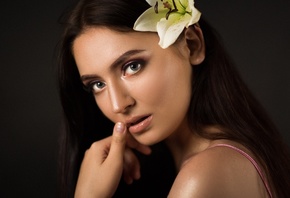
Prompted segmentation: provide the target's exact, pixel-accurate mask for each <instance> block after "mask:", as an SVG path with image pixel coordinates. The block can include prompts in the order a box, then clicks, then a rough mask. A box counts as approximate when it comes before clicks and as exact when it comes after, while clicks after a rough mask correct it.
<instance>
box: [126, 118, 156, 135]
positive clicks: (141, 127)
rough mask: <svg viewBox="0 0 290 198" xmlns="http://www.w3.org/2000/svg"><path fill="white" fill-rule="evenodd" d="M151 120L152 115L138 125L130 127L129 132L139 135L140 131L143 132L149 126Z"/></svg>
mask: <svg viewBox="0 0 290 198" xmlns="http://www.w3.org/2000/svg"><path fill="white" fill-rule="evenodd" d="M151 120H152V115H151V116H149V117H147V118H146V119H145V120H143V121H142V122H139V123H138V124H135V125H133V126H130V127H129V132H130V133H141V132H142V131H144V130H145V129H146V128H147V127H148V126H149V125H150V124H151Z"/></svg>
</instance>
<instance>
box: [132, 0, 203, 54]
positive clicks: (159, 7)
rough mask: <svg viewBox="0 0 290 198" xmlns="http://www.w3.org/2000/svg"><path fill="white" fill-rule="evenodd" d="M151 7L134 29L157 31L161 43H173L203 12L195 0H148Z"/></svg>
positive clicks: (163, 46)
mask: <svg viewBox="0 0 290 198" xmlns="http://www.w3.org/2000/svg"><path fill="white" fill-rule="evenodd" d="M146 1H147V2H148V4H149V5H151V6H152V7H150V8H149V9H147V10H146V11H145V12H144V13H143V14H142V15H141V16H140V17H139V18H138V19H137V20H136V22H135V24H134V28H133V29H134V30H136V31H149V32H157V33H158V35H159V38H160V41H159V45H160V46H161V47H162V48H167V47H168V46H170V45H171V44H173V43H174V42H175V41H176V39H177V38H178V36H179V35H180V34H181V32H182V31H183V29H184V28H185V27H186V28H188V27H189V26H190V25H192V24H195V23H197V22H198V21H199V19H200V16H201V13H200V12H199V11H198V10H197V9H196V8H195V7H194V0H146Z"/></svg>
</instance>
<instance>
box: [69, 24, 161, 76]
mask: <svg viewBox="0 0 290 198" xmlns="http://www.w3.org/2000/svg"><path fill="white" fill-rule="evenodd" d="M156 46H157V47H159V46H158V36H157V34H156V33H141V32H117V31H113V30H110V29H108V28H103V27H97V28H88V29H86V30H85V31H84V32H83V33H82V34H81V35H79V36H78V37H77V38H76V39H75V41H74V43H73V46H72V51H73V55H74V58H75V61H76V64H77V66H78V69H79V71H80V73H82V71H84V70H87V69H86V68H91V67H96V66H97V65H110V64H111V63H112V62H113V61H114V60H115V59H117V58H118V57H119V56H121V55H122V54H124V53H126V52H127V51H129V50H135V49H145V50H146V49H148V50H150V49H152V48H155V47H156Z"/></svg>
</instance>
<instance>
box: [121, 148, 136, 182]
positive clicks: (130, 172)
mask: <svg viewBox="0 0 290 198" xmlns="http://www.w3.org/2000/svg"><path fill="white" fill-rule="evenodd" d="M123 174H124V180H125V182H126V183H128V184H131V183H132V182H133V180H138V179H139V178H140V163H139V160H138V158H137V157H136V155H135V154H134V152H133V151H132V150H131V149H129V148H126V149H125V153H124V171H123Z"/></svg>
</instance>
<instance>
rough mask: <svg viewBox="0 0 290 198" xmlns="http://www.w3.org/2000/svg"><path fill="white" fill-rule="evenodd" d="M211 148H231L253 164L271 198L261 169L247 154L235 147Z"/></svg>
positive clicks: (226, 145)
mask: <svg viewBox="0 0 290 198" xmlns="http://www.w3.org/2000/svg"><path fill="white" fill-rule="evenodd" d="M213 147H228V148H231V149H233V150H235V151H237V152H238V153H240V154H242V155H243V156H245V157H246V158H247V159H248V160H249V161H250V162H251V163H252V164H253V166H254V167H255V169H256V170H257V172H258V174H259V175H260V177H261V179H262V181H263V183H264V185H265V187H266V190H267V192H268V194H269V196H270V198H272V193H271V190H270V187H269V185H268V182H267V180H266V177H265V176H264V174H263V172H262V171H261V168H260V166H259V165H258V163H257V162H256V161H255V160H254V159H253V158H252V157H251V156H250V155H249V154H248V153H246V152H245V151H242V150H241V149H239V148H237V147H235V146H232V145H229V144H215V145H213V146H211V147H210V148H213Z"/></svg>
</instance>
